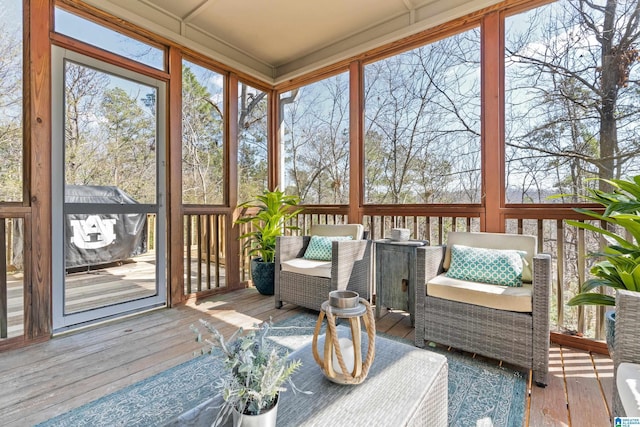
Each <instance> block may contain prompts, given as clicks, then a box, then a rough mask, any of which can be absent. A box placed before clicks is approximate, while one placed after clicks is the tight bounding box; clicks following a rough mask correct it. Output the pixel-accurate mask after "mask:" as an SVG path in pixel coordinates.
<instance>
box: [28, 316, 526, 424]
mask: <svg viewBox="0 0 640 427" xmlns="http://www.w3.org/2000/svg"><path fill="white" fill-rule="evenodd" d="M316 319H317V318H316V316H313V315H311V314H300V315H297V316H294V317H292V318H290V319H287V320H285V321H282V322H279V323H277V324H276V325H275V327H274V328H273V330H272V332H271V333H270V337H271V339H272V340H273V341H274V342H275V343H276V344H278V345H279V346H280V348H281V349H282V350H283V351H293V350H295V349H296V348H299V347H301V346H303V345H305V344H307V343H310V342H311V337H312V335H313V328H314V326H315V321H316ZM385 337H386V338H391V339H396V340H398V341H403V342H405V343H408V344H411V343H410V342H408V341H407V340H403V339H400V338H394V337H390V336H387V335H385ZM430 350H435V351H438V352H441V353H442V354H444V355H445V356H446V357H447V360H448V363H449V425H450V426H456V427H457V426H460V427H467V426H487V427H489V426H491V427H499V426H508V427H511V426H521V425H522V421H523V418H524V412H525V404H526V388H527V384H526V383H527V381H526V379H525V378H526V377H525V376H524V375H523V373H521V372H518V371H513V370H510V369H507V368H501V367H498V366H495V365H490V364H487V363H485V362H482V361H479V360H475V359H471V358H469V357H466V356H463V355H461V354H457V353H455V352H446V351H442V350H439V349H430ZM218 366H220V362H219V361H218V360H216V359H215V358H213V357H207V356H201V357H197V358H194V359H193V360H190V361H188V362H185V363H183V364H181V365H178V366H175V367H173V368H171V369H168V370H166V371H164V372H161V373H159V374H157V375H155V376H152V377H150V378H148V379H146V380H143V381H140V382H138V383H136V384H132V385H130V386H128V387H125V388H124V389H122V390H120V391H117V392H114V393H112V394H109V395H107V396H104V397H102V398H100V399H97V400H95V401H93V402H90V403H88V404H86V405H83V406H81V407H79V408H77V409H73V410H71V411H69V412H67V413H64V414H62V415H59V416H57V417H55V418H52V419H50V420H48V421H46V422H44V423H42V424H39V425H40V426H43V427H45V426H46V427H58V426H69V427H77V426H90V427H99V426H105V427H113V426H127V427H129V426H157V425H162V424H163V423H164V422H166V421H168V420H170V419H172V418H174V417H176V416H177V415H179V414H181V413H183V412H185V411H187V410H188V409H191V408H193V407H195V406H197V405H198V404H199V403H200V402H202V401H204V400H206V399H207V398H209V397H210V396H211V395H212V394H214V393H215V381H212V372H215V370H216V369H217V367H218ZM371 425H375V422H374V423H372V424H371Z"/></svg>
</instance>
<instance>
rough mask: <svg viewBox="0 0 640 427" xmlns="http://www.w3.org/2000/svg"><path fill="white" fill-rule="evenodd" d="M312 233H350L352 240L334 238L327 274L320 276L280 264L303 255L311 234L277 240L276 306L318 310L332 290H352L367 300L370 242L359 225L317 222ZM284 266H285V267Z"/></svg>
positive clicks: (369, 283)
mask: <svg viewBox="0 0 640 427" xmlns="http://www.w3.org/2000/svg"><path fill="white" fill-rule="evenodd" d="M310 234H311V235H321V236H348V235H350V236H352V237H353V239H354V240H344V241H334V242H333V248H332V259H331V264H330V276H331V277H320V276H316V275H312V274H306V273H301V272H295V271H287V270H286V269H285V270H283V263H285V262H286V261H291V260H293V259H296V258H298V259H299V258H302V256H303V255H304V253H305V251H306V249H307V246H308V245H309V242H310V240H311V236H282V237H278V238H277V242H276V259H275V262H276V265H275V283H274V291H275V306H276V308H281V307H282V304H283V303H284V302H287V303H291V304H296V305H298V306H301V307H306V308H310V309H312V310H316V311H320V306H321V305H322V303H323V302H324V301H326V300H327V299H329V292H330V291H334V290H345V289H349V290H353V291H356V292H358V294H360V297H361V298H365V299H367V300H368V299H370V294H371V291H370V288H371V280H370V271H371V269H370V263H371V241H370V240H367V239H364V238H363V235H364V232H363V227H362V225H360V224H340V225H316V226H312V227H311V230H310ZM285 268H286V267H285Z"/></svg>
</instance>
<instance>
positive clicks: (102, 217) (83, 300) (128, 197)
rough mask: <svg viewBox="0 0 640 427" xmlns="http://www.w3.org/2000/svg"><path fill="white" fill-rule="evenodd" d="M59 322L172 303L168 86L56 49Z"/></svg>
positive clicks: (67, 324)
mask: <svg viewBox="0 0 640 427" xmlns="http://www.w3.org/2000/svg"><path fill="white" fill-rule="evenodd" d="M52 82H53V83H52V86H53V87H52V89H53V91H52V104H53V108H52V114H53V120H52V122H53V129H52V133H53V135H52V136H53V138H52V140H53V146H52V162H53V164H52V183H51V187H52V188H51V190H52V196H53V197H52V221H53V236H52V239H53V240H52V244H53V260H52V262H53V328H54V331H61V330H64V329H67V328H72V327H77V326H80V325H84V324H87V323H91V322H95V321H98V320H103V319H107V318H113V317H118V316H122V315H124V314H128V313H132V312H136V311H141V310H145V309H149V308H152V307H157V306H162V305H165V304H166V294H167V293H166V276H167V274H166V250H165V248H166V232H165V230H166V226H165V221H166V219H165V206H164V201H165V197H164V194H165V188H164V187H165V179H164V177H165V159H164V155H165V149H164V147H165V123H166V119H165V110H166V108H165V99H166V97H165V83H164V82H162V81H158V80H156V79H153V78H150V77H147V76H144V75H142V74H139V73H136V72H132V71H130V70H126V69H123V68H121V67H118V66H114V65H111V64H108V63H105V62H102V61H99V60H96V59H93V58H90V57H87V56H85V55H81V54H78V53H76V52H73V51H68V50H65V49H62V48H58V47H54V48H53V52H52Z"/></svg>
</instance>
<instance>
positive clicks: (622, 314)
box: [612, 289, 640, 417]
mask: <svg viewBox="0 0 640 427" xmlns="http://www.w3.org/2000/svg"><path fill="white" fill-rule="evenodd" d="M639 323H640V292H632V291H627V290H622V289H619V290H617V291H616V332H615V344H614V345H615V349H614V351H613V377H614V381H613V411H612V415H613V416H614V417H624V416H630V417H636V416H638V412H639V411H640V409H639V408H638V402H637V397H635V399H634V396H633V392H635V393H637V392H638V386H637V382H638V377H637V375H638V372H637V368H636V371H635V372H634V369H633V367H632V365H628V366H627V367H631V368H632V369H631V370H629V371H627V374H630V376H629V377H628V378H625V379H626V380H628V381H625V379H623V378H619V374H620V372H619V370H618V369H619V367H620V364H621V363H625V364H636V365H637V364H640V328H639V327H638V324H639ZM623 377H624V375H623ZM634 377H635V378H634ZM634 379H635V380H636V381H635V382H634V381H633V380H634ZM618 382H620V384H618ZM634 384H635V390H631V387H633V385H634ZM623 388H624V389H625V391H624V392H623V393H625V394H626V395H627V398H626V399H625V401H626V405H628V408H629V409H630V410H633V411H634V412H635V413H627V412H630V411H627V410H625V408H624V406H623V404H622V400H621V399H620V394H621V389H623ZM634 406H635V407H634Z"/></svg>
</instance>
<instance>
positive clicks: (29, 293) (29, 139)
mask: <svg viewBox="0 0 640 427" xmlns="http://www.w3.org/2000/svg"><path fill="white" fill-rule="evenodd" d="M24 8H25V9H24V12H25V19H26V25H25V39H24V52H25V61H24V64H25V65H24V67H25V72H24V105H25V111H24V117H25V120H24V123H25V125H24V140H25V144H26V146H27V147H29V163H30V165H29V170H30V176H29V178H30V181H29V185H30V204H31V215H32V218H31V219H32V222H31V224H32V226H33V229H32V233H31V239H30V240H26V236H25V246H27V245H28V248H27V250H30V251H31V253H32V257H31V263H30V264H25V269H26V268H29V266H30V267H31V279H32V280H31V281H30V282H28V283H25V338H26V339H28V340H33V339H39V338H42V337H46V336H49V335H50V334H51V280H52V279H51V277H52V273H51V253H52V250H51V46H50V43H49V32H50V31H51V30H52V13H53V12H52V10H53V9H52V5H51V1H50V0H31V1H25V2H24ZM58 84H62V82H58ZM25 234H26V224H25Z"/></svg>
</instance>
